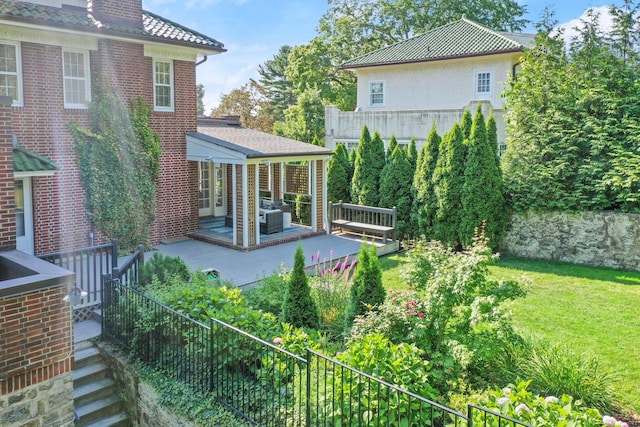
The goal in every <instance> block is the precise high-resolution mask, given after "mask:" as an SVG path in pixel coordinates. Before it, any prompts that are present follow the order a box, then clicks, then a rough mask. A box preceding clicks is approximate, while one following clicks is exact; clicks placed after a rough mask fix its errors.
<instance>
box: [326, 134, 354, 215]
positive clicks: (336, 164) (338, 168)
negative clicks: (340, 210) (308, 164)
mask: <svg viewBox="0 0 640 427" xmlns="http://www.w3.org/2000/svg"><path fill="white" fill-rule="evenodd" d="M350 168H351V166H350V164H349V155H348V154H347V149H346V148H345V146H344V143H342V142H341V143H339V144H338V145H337V146H336V149H335V153H334V155H333V157H332V158H331V160H329V164H328V165H327V200H328V201H330V202H338V201H340V200H342V201H343V202H346V203H348V202H349V201H350V200H351V179H350V177H349V169H350Z"/></svg>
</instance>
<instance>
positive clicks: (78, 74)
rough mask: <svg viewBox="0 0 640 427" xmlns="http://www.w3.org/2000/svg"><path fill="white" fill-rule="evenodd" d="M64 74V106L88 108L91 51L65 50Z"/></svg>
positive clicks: (63, 57)
mask: <svg viewBox="0 0 640 427" xmlns="http://www.w3.org/2000/svg"><path fill="white" fill-rule="evenodd" d="M62 76H63V86H64V108H87V104H88V103H89V102H91V78H90V74H89V52H87V51H81V50H66V49H65V50H63V51H62Z"/></svg>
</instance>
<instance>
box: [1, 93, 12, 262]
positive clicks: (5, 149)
mask: <svg viewBox="0 0 640 427" xmlns="http://www.w3.org/2000/svg"><path fill="white" fill-rule="evenodd" d="M12 102H13V100H12V99H11V97H10V96H0V251H4V250H9V249H15V248H16V212H15V203H16V202H15V183H14V179H13V129H12V126H11V124H12V121H11V117H12V109H11V103H12Z"/></svg>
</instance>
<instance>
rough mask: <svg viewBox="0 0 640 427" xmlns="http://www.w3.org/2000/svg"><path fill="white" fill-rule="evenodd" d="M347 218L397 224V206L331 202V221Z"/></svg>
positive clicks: (392, 225)
mask: <svg viewBox="0 0 640 427" xmlns="http://www.w3.org/2000/svg"><path fill="white" fill-rule="evenodd" d="M338 219H342V220H346V221H354V222H361V223H364V224H371V225H383V226H386V227H394V228H395V226H396V208H395V206H394V207H393V208H378V207H375V206H362V205H354V204H351V203H343V202H338V203H331V202H329V221H330V222H331V221H334V220H338Z"/></svg>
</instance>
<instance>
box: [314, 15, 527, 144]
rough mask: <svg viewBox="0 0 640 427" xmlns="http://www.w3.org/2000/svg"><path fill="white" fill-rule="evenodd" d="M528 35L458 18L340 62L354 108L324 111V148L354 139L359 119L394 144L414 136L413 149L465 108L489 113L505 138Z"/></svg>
mask: <svg viewBox="0 0 640 427" xmlns="http://www.w3.org/2000/svg"><path fill="white" fill-rule="evenodd" d="M534 37H535V36H534V35H532V34H513V33H506V32H500V31H494V30H492V29H490V28H487V27H485V26H483V25H480V24H478V23H476V22H473V21H471V20H469V19H466V18H464V17H463V18H462V19H460V20H458V21H455V22H452V23H449V24H447V25H444V26H442V27H439V28H436V29H433V30H431V31H428V32H426V33H424V34H422V35H418V36H415V37H413V38H410V39H408V40H404V41H401V42H399V43H396V44H393V45H390V46H387V47H384V48H382V49H379V50H376V51H373V52H370V53H367V54H365V55H363V56H360V57H358V58H354V59H352V60H350V61H347V62H345V63H344V64H342V65H341V67H340V68H342V69H344V70H350V71H353V72H355V73H356V75H357V79H358V83H357V108H356V111H349V112H343V111H339V110H338V109H337V108H336V107H334V106H328V107H326V110H325V130H326V133H325V135H326V136H325V146H327V147H335V144H337V143H338V142H345V143H346V144H347V148H349V149H351V148H353V147H354V146H356V145H357V143H358V139H359V138H360V133H361V131H362V128H363V127H364V125H366V126H367V127H368V128H369V130H370V131H371V132H372V133H373V132H374V131H376V130H377V131H378V132H380V134H381V136H382V138H383V140H384V141H385V142H388V140H389V138H390V137H391V135H394V134H395V136H396V138H397V139H398V142H399V143H400V144H408V143H409V141H410V139H411V138H412V137H414V138H415V139H416V144H417V145H418V149H419V148H420V147H421V146H422V145H423V144H424V141H425V139H426V137H427V135H428V133H429V131H430V130H431V126H432V124H433V123H435V125H436V129H437V130H438V132H439V133H440V134H441V135H442V134H444V133H446V132H448V131H449V130H450V129H451V127H452V126H453V124H454V123H455V122H456V121H459V120H460V119H461V117H462V114H463V113H464V110H465V109H471V112H472V113H474V112H475V109H476V108H477V105H478V104H482V106H483V113H484V114H485V115H486V116H488V114H490V113H491V112H493V114H494V116H495V118H496V121H497V124H498V140H499V141H504V138H505V126H504V120H503V104H504V101H503V99H501V98H500V93H501V92H502V90H503V89H504V87H505V85H506V83H507V81H508V78H509V75H517V69H518V63H519V60H520V57H521V55H522V52H523V49H524V48H525V47H527V46H530V45H531V44H532V43H533V40H534Z"/></svg>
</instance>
